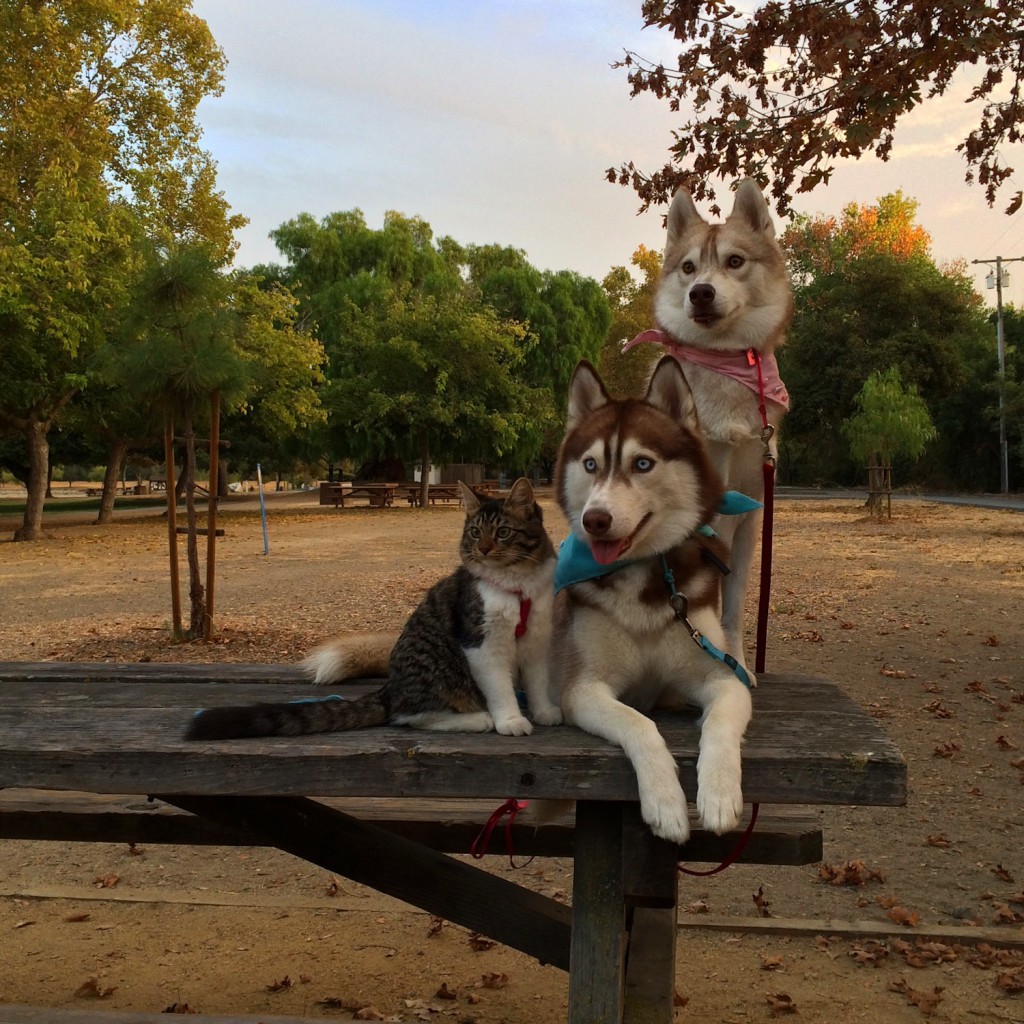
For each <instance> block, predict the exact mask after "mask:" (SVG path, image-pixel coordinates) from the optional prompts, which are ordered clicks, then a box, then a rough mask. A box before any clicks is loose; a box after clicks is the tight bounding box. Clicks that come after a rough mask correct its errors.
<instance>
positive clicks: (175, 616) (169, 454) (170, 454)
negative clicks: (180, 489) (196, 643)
mask: <svg viewBox="0 0 1024 1024" xmlns="http://www.w3.org/2000/svg"><path fill="white" fill-rule="evenodd" d="M164 463H165V466H166V469H165V473H166V476H167V486H166V488H165V490H166V491H167V536H168V538H169V540H168V543H169V549H168V554H169V556H170V566H171V628H172V629H173V630H174V637H175V639H177V638H178V637H180V636H181V632H182V630H181V584H180V580H179V577H178V516H177V508H176V505H175V497H174V421H173V420H172V419H171V411H170V409H169V408H168V409H165V410H164Z"/></svg>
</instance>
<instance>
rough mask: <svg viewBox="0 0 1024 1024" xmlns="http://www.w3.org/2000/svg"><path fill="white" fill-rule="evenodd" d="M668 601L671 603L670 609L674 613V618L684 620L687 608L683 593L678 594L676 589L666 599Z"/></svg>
mask: <svg viewBox="0 0 1024 1024" xmlns="http://www.w3.org/2000/svg"><path fill="white" fill-rule="evenodd" d="M668 603H669V604H670V605H672V611H674V612H675V613H676V618H677V619H681V620H683V621H684V622H685V621H686V613H687V611H688V610H689V609H688V606H687V600H686V595H685V594H680V593H679V591H678V590H677V591H676V592H675V593H674V594H672V595H671V597H669V599H668Z"/></svg>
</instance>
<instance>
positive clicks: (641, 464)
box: [633, 455, 654, 473]
mask: <svg viewBox="0 0 1024 1024" xmlns="http://www.w3.org/2000/svg"><path fill="white" fill-rule="evenodd" d="M633 468H634V469H635V470H636V471H637V472H638V473H650V471H651V470H652V469H654V459H649V458H648V457H647V456H646V455H638V456H637V457H636V458H635V459H634V460H633Z"/></svg>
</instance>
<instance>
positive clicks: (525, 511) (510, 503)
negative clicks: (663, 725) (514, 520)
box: [505, 476, 534, 519]
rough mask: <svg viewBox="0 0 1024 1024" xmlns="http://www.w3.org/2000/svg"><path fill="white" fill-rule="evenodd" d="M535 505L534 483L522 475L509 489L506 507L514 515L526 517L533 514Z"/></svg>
mask: <svg viewBox="0 0 1024 1024" xmlns="http://www.w3.org/2000/svg"><path fill="white" fill-rule="evenodd" d="M533 507H534V498H533V484H531V483H530V481H529V480H527V479H526V477H525V476H521V477H520V478H519V479H518V480H517V481H516V482H515V483H514V484H513V485H512V487H511V488H510V489H509V492H508V496H507V497H506V498H505V508H506V510H507V511H509V512H511V513H512V514H513V515H515V516H518V517H519V518H521V519H525V518H526V517H527V516H530V515H532V514H533Z"/></svg>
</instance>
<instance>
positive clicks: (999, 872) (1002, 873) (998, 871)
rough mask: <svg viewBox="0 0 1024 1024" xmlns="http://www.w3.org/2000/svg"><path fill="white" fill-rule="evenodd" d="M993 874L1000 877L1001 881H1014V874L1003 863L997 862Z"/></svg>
mask: <svg viewBox="0 0 1024 1024" xmlns="http://www.w3.org/2000/svg"><path fill="white" fill-rule="evenodd" d="M992 874H993V875H995V876H996V878H998V879H999V881H1000V882H1012V881H1014V878H1013V875H1011V874H1010V872H1009V871H1007V870H1006V868H1004V867H1003V865H1002V864H997V865H996V866H995V867H994V868H992Z"/></svg>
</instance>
